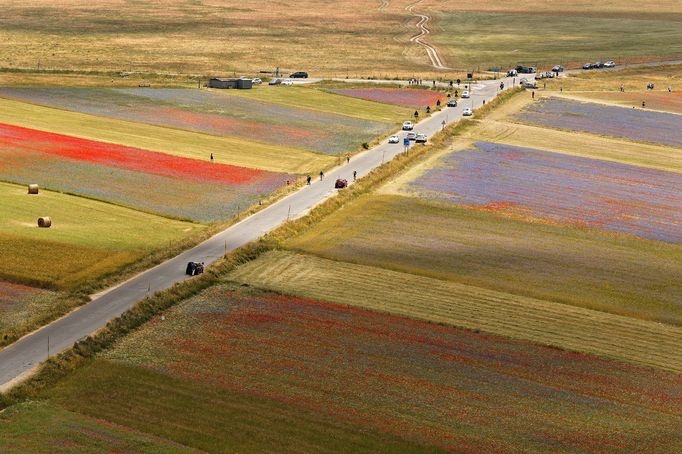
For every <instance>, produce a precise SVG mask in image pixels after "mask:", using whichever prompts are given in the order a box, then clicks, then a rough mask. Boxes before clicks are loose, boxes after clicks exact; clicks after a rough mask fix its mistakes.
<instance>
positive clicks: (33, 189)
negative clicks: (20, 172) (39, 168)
mask: <svg viewBox="0 0 682 454" xmlns="http://www.w3.org/2000/svg"><path fill="white" fill-rule="evenodd" d="M39 191H40V188H38V185H37V184H29V185H28V193H29V194H38V192H39Z"/></svg>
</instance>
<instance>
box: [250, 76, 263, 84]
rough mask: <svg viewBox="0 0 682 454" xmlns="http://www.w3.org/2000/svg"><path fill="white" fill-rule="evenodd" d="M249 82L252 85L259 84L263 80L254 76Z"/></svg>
mask: <svg viewBox="0 0 682 454" xmlns="http://www.w3.org/2000/svg"><path fill="white" fill-rule="evenodd" d="M251 83H252V84H254V85H260V84H262V83H263V81H262V80H260V79H259V78H258V77H256V78H255V79H251Z"/></svg>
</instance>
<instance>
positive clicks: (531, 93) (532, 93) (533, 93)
mask: <svg viewBox="0 0 682 454" xmlns="http://www.w3.org/2000/svg"><path fill="white" fill-rule="evenodd" d="M530 97H531V98H533V99H535V92H534V91H531V92H530Z"/></svg>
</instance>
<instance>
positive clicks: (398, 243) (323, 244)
mask: <svg viewBox="0 0 682 454" xmlns="http://www.w3.org/2000/svg"><path fill="white" fill-rule="evenodd" d="M426 226H428V230H425V229H426ZM288 246H289V247H291V248H292V249H294V250H300V251H304V252H309V253H312V254H315V255H319V256H322V257H326V258H332V259H336V260H343V261H348V262H354V263H362V264H368V265H374V266H380V267H384V268H388V269H394V270H397V271H403V272H407V273H414V274H420V275H424V276H429V277H434V278H438V279H448V280H451V281H454V282H458V283H462V284H468V285H475V286H479V287H482V288H489V289H493V290H498V291H502V292H509V293H513V294H517V295H524V296H529V297H533V298H539V299H542V300H547V301H555V302H557V303H563V304H570V305H574V306H579V307H586V308H589V309H596V310H602V311H607V312H611V313H614V314H620V315H626V316H632V317H638V318H642V319H648V320H657V321H663V322H668V323H675V324H682V307H680V304H679V303H680V299H679V298H680V295H681V294H682V282H681V281H680V280H679V279H677V277H676V276H680V273H682V265H681V264H682V247H681V246H679V245H671V244H665V243H660V242H655V241H646V240H640V239H636V238H634V237H625V236H617V235H610V234H605V233H601V232H597V231H590V230H583V229H579V228H574V227H569V226H554V225H547V224H539V223H528V222H524V221H521V220H514V219H511V218H508V217H504V216H500V215H497V214H493V213H487V212H480V211H472V210H468V209H464V208H457V207H453V206H451V205H444V204H439V203H433V202H428V201H423V200H420V199H418V198H412V197H402V196H391V195H381V196H373V197H364V198H362V199H360V200H358V201H357V202H355V203H354V204H352V205H350V206H348V207H345V208H344V209H343V210H341V211H339V212H337V213H335V214H333V215H331V216H329V217H328V218H326V219H325V220H323V221H322V222H321V223H320V224H319V225H318V226H317V227H315V228H314V229H312V230H310V231H309V232H307V233H306V234H304V235H302V236H301V237H299V238H296V239H294V240H292V241H290V242H289V244H288Z"/></svg>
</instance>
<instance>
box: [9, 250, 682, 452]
mask: <svg viewBox="0 0 682 454" xmlns="http://www.w3.org/2000/svg"><path fill="white" fill-rule="evenodd" d="M276 257H279V258H282V256H281V255H279V256H277V255H276V256H271V257H266V258H265V261H271V260H273V259H275V260H276ZM289 257H290V258H293V257H294V256H289ZM303 260H305V258H303ZM313 260H318V261H317V262H316V263H315V264H314V265H313V266H310V267H308V269H309V270H310V271H314V272H316V273H318V274H316V276H318V277H320V276H321V275H322V274H325V273H328V272H331V273H332V274H335V275H336V278H339V277H341V276H342V275H343V273H344V272H346V271H348V269H346V268H342V269H341V273H337V272H336V271H334V270H335V269H336V268H335V266H334V265H332V266H323V267H322V268H320V267H319V265H321V263H320V262H319V259H313ZM295 263H296V260H294V262H291V263H290V264H294V265H295ZM297 268H298V267H297ZM360 268H362V270H361V272H362V276H363V277H365V278H366V277H367V276H370V280H371V282H373V283H374V284H376V281H375V280H374V278H375V275H374V274H373V273H369V274H368V273H367V269H366V267H360ZM298 270H300V268H298ZM320 273H322V274H320ZM394 274H396V273H394ZM291 275H296V276H298V277H297V279H300V278H301V277H302V275H300V274H296V273H292V274H291ZM270 276H272V275H271V274H270ZM351 276H352V278H353V281H354V282H355V281H356V278H358V277H359V276H360V274H354V273H352V274H351ZM383 277H387V276H383ZM332 280H333V278H332ZM360 281H361V282H365V284H366V285H374V284H369V281H368V280H366V279H365V280H362V279H360ZM363 288H364V287H363ZM381 288H383V289H384V290H381V291H380V293H384V294H385V291H386V290H385V289H391V290H392V291H395V287H394V286H391V285H388V284H386V283H384V284H382V285H381ZM391 290H389V291H391ZM420 290H423V288H420ZM341 291H342V292H344V291H345V290H341ZM345 295H346V296H350V295H349V294H348V293H346V294H345ZM336 299H338V297H337V298H336ZM403 300H404V299H403ZM351 301H357V300H356V299H351ZM254 358H257V360H254ZM679 384H680V382H679V376H677V375H675V374H670V373H667V372H663V371H653V370H650V369H646V368H641V367H638V366H632V365H627V364H624V363H619V362H614V361H610V360H603V359H597V358H595V357H592V356H588V355H583V354H576V353H571V352H565V351H561V350H557V349H553V348H546V347H540V346H537V345H533V344H529V343H526V342H520V341H515V340H509V339H506V338H503V337H499V336H495V335H490V334H479V333H474V332H471V331H466V330H462V329H457V328H453V327H450V326H441V325H435V324H432V323H428V322H424V321H418V320H409V319H404V318H400V317H395V316H393V315H388V314H380V313H376V312H371V311H366V310H363V309H358V308H352V307H347V306H346V305H345V304H341V305H339V304H329V303H325V302H320V301H315V300H310V299H302V298H295V297H286V296H281V295H277V294H272V293H265V292H261V291H257V290H253V289H245V288H244V287H235V286H232V285H217V286H214V287H212V288H210V289H208V290H206V291H204V292H202V293H201V294H200V295H198V296H196V297H193V298H191V299H189V300H187V301H185V302H182V303H181V304H180V305H178V306H176V307H175V308H173V309H171V310H169V311H167V312H166V313H164V317H163V318H161V317H156V318H154V319H153V320H152V321H151V322H150V323H147V324H146V325H145V326H144V327H142V328H141V329H139V330H137V331H136V332H134V333H132V334H131V335H130V336H127V337H126V338H125V339H124V340H123V341H122V342H120V343H119V344H118V345H117V346H116V347H115V348H114V349H112V350H110V351H108V352H106V353H104V354H103V355H100V356H99V357H98V358H97V359H95V360H94V361H92V362H91V363H90V364H88V365H86V366H85V367H84V368H82V369H80V370H77V371H76V372H75V373H74V374H73V375H71V376H69V377H68V378H67V379H65V380H63V381H62V382H61V383H59V384H58V385H57V386H56V387H55V388H53V389H51V390H49V391H47V392H46V393H43V395H42V396H41V397H44V398H47V399H48V402H49V403H50V405H54V406H57V407H61V408H64V409H66V410H68V411H71V412H74V413H76V414H80V415H84V416H87V417H88V418H97V419H99V420H105V421H109V422H111V423H114V424H118V425H120V426H119V427H121V426H123V427H126V428H129V429H132V430H138V431H141V432H144V433H146V434H150V435H152V436H155V437H162V438H163V439H168V440H172V441H175V442H178V443H181V444H183V445H185V446H188V447H194V448H199V449H202V450H206V451H210V452H230V451H233V450H235V449H239V450H240V451H241V450H245V451H249V452H254V451H255V452H259V451H263V450H269V449H270V448H271V447H272V446H273V444H274V443H276V444H277V445H278V446H280V447H281V448H282V449H283V450H286V451H292V452H310V451H315V452H339V451H344V452H347V451H353V452H376V451H377V450H380V451H383V450H386V451H390V452H395V451H400V452H429V451H438V450H441V449H446V450H450V451H453V450H454V451H481V450H493V451H495V452H518V450H519V449H523V450H525V451H529V452H547V451H557V450H559V451H561V450H575V449H586V448H587V447H594V446H599V447H600V448H602V449H615V448H618V449H623V450H628V449H629V448H634V447H637V446H642V445H647V446H650V447H652V448H654V447H655V448H656V449H657V450H666V449H668V450H674V449H676V447H677V446H679V439H678V438H676V433H677V427H678V425H679V421H680V417H681V415H680V411H679V407H678V406H677V402H678V400H679V397H680V396H679ZM623 390H627V392H626V393H624V392H623ZM132 408H134V411H131V409H132ZM20 411H21V409H19V410H18V411H17V413H19V412H20ZM7 426H8V428H9V429H11V428H12V424H11V423H10V424H8V425H7ZM226 428H228V429H226ZM2 430H3V429H2V428H0V434H1V433H2V432H1V431H2ZM4 430H7V429H4ZM330 439H333V440H334V442H333V443H330V441H329V440H330Z"/></svg>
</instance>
